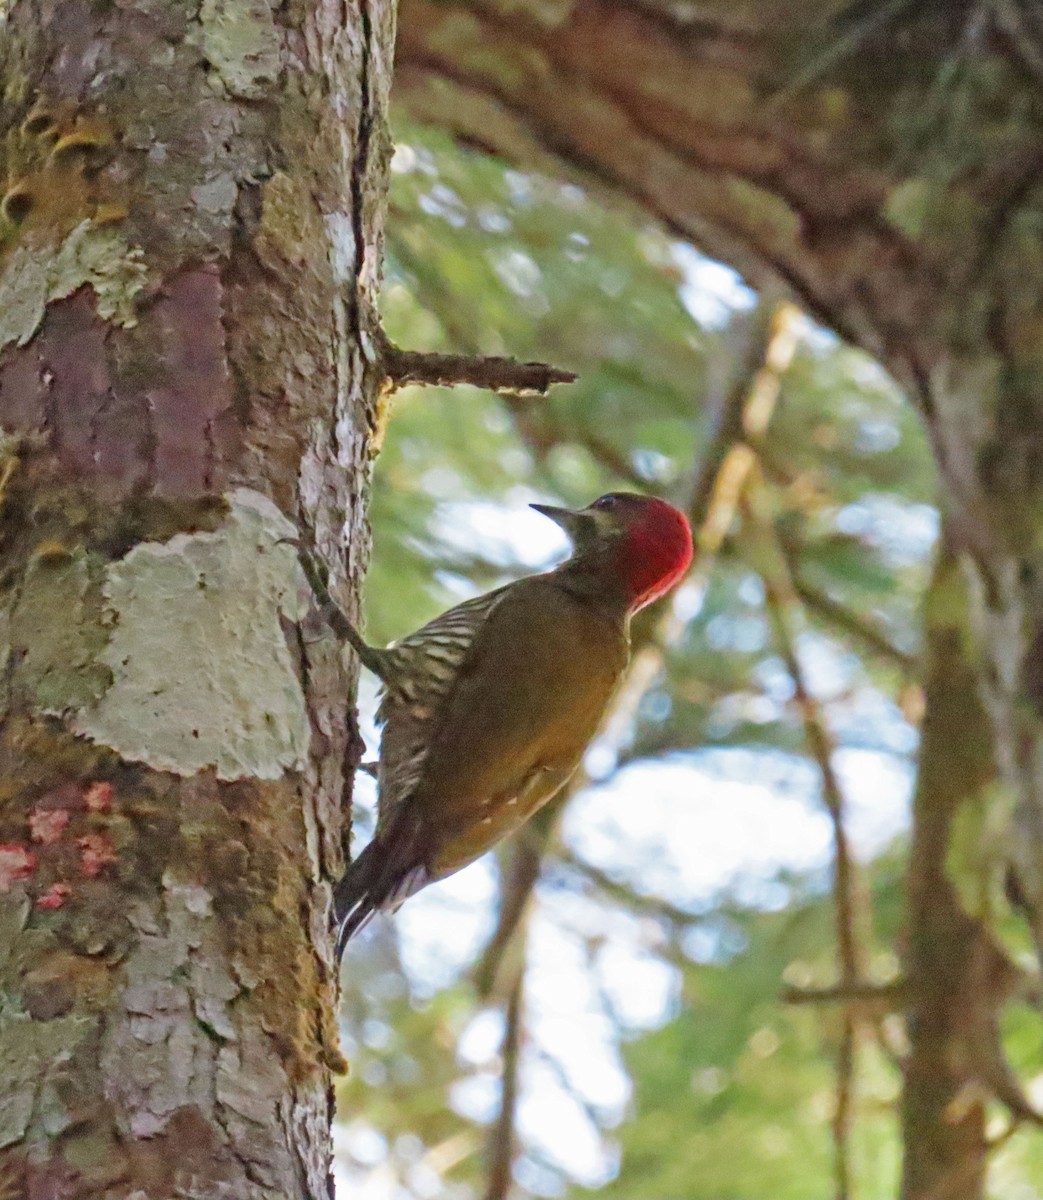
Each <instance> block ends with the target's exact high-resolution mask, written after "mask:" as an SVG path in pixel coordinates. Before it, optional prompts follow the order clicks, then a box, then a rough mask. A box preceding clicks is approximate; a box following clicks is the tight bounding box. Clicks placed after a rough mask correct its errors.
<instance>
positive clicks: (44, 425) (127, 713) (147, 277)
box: [0, 0, 393, 1200]
mask: <svg viewBox="0 0 1043 1200" xmlns="http://www.w3.org/2000/svg"><path fill="white" fill-rule="evenodd" d="M3 11H4V10H3V6H0V86H2V88H3V93H2V107H0V134H2V135H4V136H3V139H2V140H0V147H2V149H0V157H2V158H3V162H2V164H0V165H2V167H3V170H2V171H0V179H2V180H3V181H4V182H3V184H2V188H3V194H2V195H0V430H2V437H0V505H2V527H0V664H2V674H0V716H2V723H0V1194H2V1195H4V1196H8V1195H11V1196H22V1195H24V1196H26V1197H30V1198H34V1197H39V1198H43V1197H52V1196H59V1195H60V1196H62V1197H68V1198H70V1200H71V1198H79V1197H88V1196H89V1197H96V1196H105V1197H106V1198H107V1200H118V1198H119V1197H131V1196H133V1197H136V1198H137V1200H141V1198H142V1197H145V1196H150V1197H152V1196H154V1197H161V1196H162V1197H181V1196H184V1197H188V1196H195V1197H204V1196H205V1197H213V1196H217V1195H221V1196H226V1197H229V1198H233V1197H234V1198H243V1200H245V1198H247V1197H249V1198H258V1197H262V1196H264V1197H270V1196H279V1197H294V1198H297V1197H300V1198H303V1197H308V1198H309V1200H310V1198H313V1197H318V1196H325V1195H327V1194H328V1190H329V1186H330V1185H329V1166H330V1142H329V1121H330V1116H331V1111H332V1082H331V1080H332V1074H331V1072H332V1071H333V1070H335V1069H337V1068H338V1067H339V1066H340V1065H341V1060H340V1056H339V1051H338V1049H337V1035H336V1027H335V1016H334V1014H335V1011H336V1009H335V1004H336V999H337V983H336V978H335V972H334V968H333V963H332V959H331V945H330V939H329V936H328V920H329V915H328V910H329V881H330V879H332V878H334V877H336V876H337V875H338V874H339V873H340V872H341V870H342V866H343V845H344V837H345V834H346V832H347V831H346V829H345V817H344V813H345V812H346V811H347V810H346V808H345V807H344V806H345V803H346V801H347V799H348V796H347V793H348V791H349V778H350V775H349V773H348V772H347V771H346V769H345V767H346V765H347V764H349V763H350V762H351V761H352V760H353V755H354V748H355V747H354V739H353V735H352V723H351V720H352V717H351V712H352V710H351V700H350V697H351V694H352V690H353V680H351V679H350V678H349V676H348V674H347V672H346V671H345V668H344V665H343V663H342V662H341V659H340V656H339V654H338V653H337V650H336V648H335V647H334V646H333V644H332V643H331V641H330V640H329V639H323V638H322V637H321V635H320V633H319V630H318V627H317V626H316V628H315V629H314V630H311V632H309V634H308V636H303V634H302V632H301V628H300V626H301V623H302V622H303V623H305V624H307V622H308V620H309V618H308V616H307V604H306V596H305V592H304V589H303V586H302V584H301V581H300V578H299V575H298V572H297V567H296V558H295V555H294V552H293V549H292V547H291V546H288V545H285V544H283V543H281V542H280V539H282V538H285V537H289V536H292V535H293V534H294V532H295V530H296V526H297V523H298V521H299V520H300V519H301V518H305V519H307V520H308V521H309V522H310V523H311V524H313V525H314V526H315V528H316V530H317V535H318V539H319V541H320V543H321V544H322V546H323V547H324V549H325V550H326V551H328V552H329V553H330V556H331V557H332V558H333V559H335V560H336V561H341V559H340V557H339V555H338V553H337V551H336V549H335V548H336V547H339V546H340V544H341V542H342V540H344V541H345V542H346V546H347V561H346V565H345V566H344V568H343V571H342V573H343V575H344V576H345V577H346V595H347V596H349V597H353V596H354V594H355V591H356V590H357V586H358V583H359V580H360V576H361V573H362V571H363V569H364V566H365V560H366V555H367V550H368V531H367V527H366V521H365V515H364V498H365V489H366V484H367V464H368V455H369V439H370V435H371V429H372V418H373V412H374V404H375V396H376V391H377V385H378V383H379V380H377V379H376V378H375V375H376V372H375V371H374V370H373V369H372V365H371V364H372V354H371V353H369V352H368V350H367V348H368V347H371V346H372V336H371V335H372V329H373V314H372V303H373V295H374V289H375V285H376V280H377V274H378V270H379V264H380V253H381V222H382V205H383V196H384V189H385V174H386V161H387V137H386V132H385V124H384V108H385V103H384V102H385V93H386V88H387V85H388V83H389V55H390V46H391V38H392V22H393V7H392V4H391V3H390V0H348V2H347V3H343V4H341V3H337V4H334V3H327V2H325V0H320V2H319V3H316V4H311V5H288V6H273V5H271V4H269V3H268V2H267V0H243V2H242V3H240V2H239V0H203V3H202V5H201V6H200V5H196V4H181V3H176V2H166V0H161V2H160V3H156V4H144V5H137V6H128V5H102V6H96V5H84V4H81V3H78V2H76V0H56V2H48V3H43V2H42V0H15V2H14V3H13V4H11V5H10V6H9V9H8V11H7V13H6V17H4V15H3Z"/></svg>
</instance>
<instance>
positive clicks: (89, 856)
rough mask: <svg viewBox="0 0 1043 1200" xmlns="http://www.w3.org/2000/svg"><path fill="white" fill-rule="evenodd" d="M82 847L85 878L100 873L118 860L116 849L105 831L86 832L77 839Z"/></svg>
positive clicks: (81, 865) (77, 842)
mask: <svg viewBox="0 0 1043 1200" xmlns="http://www.w3.org/2000/svg"><path fill="white" fill-rule="evenodd" d="M76 845H77V846H79V848H80V873H81V874H82V875H83V876H84V878H85V879H93V878H94V877H95V876H96V875H100V874H101V872H102V869H103V868H105V867H107V866H108V865H109V864H110V863H114V862H115V861H116V850H115V847H114V846H113V844H112V843H111V842H110V841H109V839H108V838H107V837H106V836H105V835H104V834H103V833H86V834H84V835H83V837H80V838H77V839H76Z"/></svg>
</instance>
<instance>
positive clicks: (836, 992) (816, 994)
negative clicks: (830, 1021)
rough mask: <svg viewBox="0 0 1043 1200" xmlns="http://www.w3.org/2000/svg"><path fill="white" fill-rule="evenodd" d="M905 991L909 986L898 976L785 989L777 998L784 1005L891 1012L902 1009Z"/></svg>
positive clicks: (907, 991)
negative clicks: (887, 980)
mask: <svg viewBox="0 0 1043 1200" xmlns="http://www.w3.org/2000/svg"><path fill="white" fill-rule="evenodd" d="M908 994H909V985H908V984H907V983H906V982H905V981H904V980H901V979H898V980H895V981H894V982H893V983H872V982H869V981H866V980H854V981H852V982H851V983H837V984H834V985H833V986H832V987H821V988H798V987H791V988H784V989H783V990H782V991H781V992H780V993H779V999H780V1000H781V1001H782V1003H783V1004H794V1005H802V1004H849V1005H859V1006H865V1007H868V1008H883V1009H885V1010H886V1011H890V1012H893V1011H896V1010H898V1009H899V1008H901V1006H902V1004H903V1003H904V1002H905V1000H906V998H907V996H908Z"/></svg>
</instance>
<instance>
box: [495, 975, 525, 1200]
mask: <svg viewBox="0 0 1043 1200" xmlns="http://www.w3.org/2000/svg"><path fill="white" fill-rule="evenodd" d="M524 987H525V971H524V969H523V967H519V970H518V972H517V975H516V977H515V980H514V986H513V987H512V988H511V992H510V995H509V996H508V998H507V1009H506V1013H505V1020H504V1029H503V1041H502V1043H501V1046H500V1058H501V1061H502V1063H503V1068H502V1070H501V1072H500V1111H499V1113H498V1114H497V1117H496V1121H495V1123H494V1124H493V1127H492V1129H491V1131H490V1133H489V1182H488V1185H487V1187H486V1189H485V1200H507V1198H508V1196H509V1195H510V1192H511V1172H512V1168H513V1166H514V1153H515V1142H516V1138H515V1132H514V1129H515V1114H516V1111H517V1108H518V1068H519V1065H520V1059H521V1043H522V1036H523V1024H524V1019H525V1017H524Z"/></svg>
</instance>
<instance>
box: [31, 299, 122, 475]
mask: <svg viewBox="0 0 1043 1200" xmlns="http://www.w3.org/2000/svg"><path fill="white" fill-rule="evenodd" d="M107 333H108V326H107V325H106V324H105V322H104V321H103V320H101V318H100V317H99V315H98V314H97V313H96V312H95V311H94V306H93V305H92V304H91V300H90V297H89V295H88V293H87V292H86V291H83V292H80V293H79V294H78V295H77V296H75V297H73V298H72V299H70V300H69V301H67V302H66V303H64V304H56V305H54V306H53V308H52V309H51V312H50V316H49V319H48V321H47V324H46V326H45V328H44V330H43V333H42V335H41V338H40V353H41V356H42V357H43V360H44V362H45V363H46V364H47V368H48V371H47V378H48V380H49V381H50V388H49V394H48V398H47V418H48V423H49V424H50V426H51V433H52V437H53V439H54V447H55V449H56V450H57V452H58V454H59V456H60V457H61V459H62V461H63V463H64V464H66V465H67V466H69V467H70V468H71V469H72V471H73V472H75V474H77V475H89V474H91V473H92V472H93V468H94V445H93V422H94V417H95V414H96V413H97V412H98V410H99V409H100V408H101V407H102V406H103V405H104V403H105V400H106V398H107V397H108V394H109V388H110V386H111V380H110V378H109V368H108V363H107V361H106V351H105V339H106V335H107Z"/></svg>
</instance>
